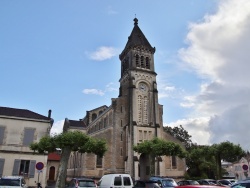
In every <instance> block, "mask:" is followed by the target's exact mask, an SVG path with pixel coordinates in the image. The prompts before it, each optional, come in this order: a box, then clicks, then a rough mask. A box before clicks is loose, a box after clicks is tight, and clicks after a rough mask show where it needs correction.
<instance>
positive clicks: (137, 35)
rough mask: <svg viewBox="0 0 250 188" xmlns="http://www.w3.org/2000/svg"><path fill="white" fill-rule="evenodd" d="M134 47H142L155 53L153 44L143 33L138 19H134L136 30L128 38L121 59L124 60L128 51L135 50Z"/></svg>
mask: <svg viewBox="0 0 250 188" xmlns="http://www.w3.org/2000/svg"><path fill="white" fill-rule="evenodd" d="M134 47H141V48H144V49H146V50H149V51H151V52H152V53H154V52H155V48H153V47H152V46H151V44H150V43H149V42H148V40H147V38H146V37H145V35H144V34H143V32H142V31H141V29H140V28H139V26H138V19H137V18H135V19H134V28H133V30H132V32H131V34H130V36H129V37H128V42H127V44H126V46H125V48H124V50H123V52H122V53H121V55H120V59H121V60H122V57H123V55H124V54H125V53H126V51H127V50H129V49H131V48H134Z"/></svg>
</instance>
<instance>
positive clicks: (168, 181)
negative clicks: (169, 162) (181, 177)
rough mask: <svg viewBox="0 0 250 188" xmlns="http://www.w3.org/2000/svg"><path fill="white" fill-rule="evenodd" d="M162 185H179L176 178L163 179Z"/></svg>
mask: <svg viewBox="0 0 250 188" xmlns="http://www.w3.org/2000/svg"><path fill="white" fill-rule="evenodd" d="M162 185H163V186H164V187H174V186H177V184H176V183H175V181H174V180H162Z"/></svg>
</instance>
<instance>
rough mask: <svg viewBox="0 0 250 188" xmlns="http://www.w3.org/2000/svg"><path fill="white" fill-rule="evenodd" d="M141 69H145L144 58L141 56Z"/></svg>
mask: <svg viewBox="0 0 250 188" xmlns="http://www.w3.org/2000/svg"><path fill="white" fill-rule="evenodd" d="M141 67H142V68H145V64H144V57H143V56H141Z"/></svg>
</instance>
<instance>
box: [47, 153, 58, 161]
mask: <svg viewBox="0 0 250 188" xmlns="http://www.w3.org/2000/svg"><path fill="white" fill-rule="evenodd" d="M60 159H61V156H60V155H59V154H58V153H49V154H48V161H60Z"/></svg>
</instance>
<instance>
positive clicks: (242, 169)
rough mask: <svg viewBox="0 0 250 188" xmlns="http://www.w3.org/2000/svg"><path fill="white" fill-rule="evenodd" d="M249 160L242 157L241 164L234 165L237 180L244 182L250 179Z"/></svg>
mask: <svg viewBox="0 0 250 188" xmlns="http://www.w3.org/2000/svg"><path fill="white" fill-rule="evenodd" d="M249 162H250V161H249V160H247V159H246V158H244V157H242V158H241V159H240V160H239V162H237V163H234V164H233V171H234V174H235V177H236V179H238V180H244V179H247V178H250V169H249Z"/></svg>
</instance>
